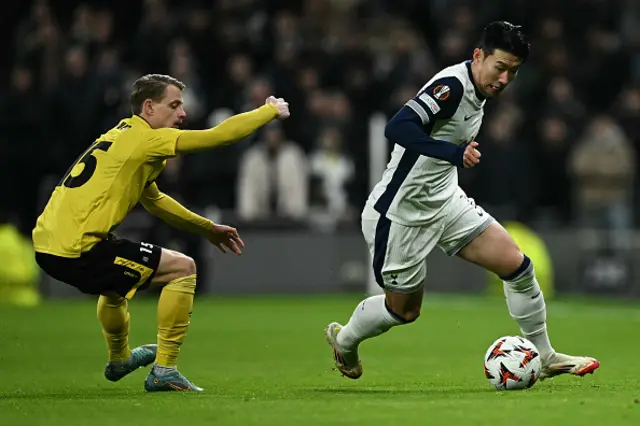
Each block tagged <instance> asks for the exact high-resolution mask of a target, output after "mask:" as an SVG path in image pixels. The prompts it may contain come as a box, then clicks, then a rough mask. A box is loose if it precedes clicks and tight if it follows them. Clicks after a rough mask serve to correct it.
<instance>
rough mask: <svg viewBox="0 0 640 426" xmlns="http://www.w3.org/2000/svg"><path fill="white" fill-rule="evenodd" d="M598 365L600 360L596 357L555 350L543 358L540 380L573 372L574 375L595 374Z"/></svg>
mask: <svg viewBox="0 0 640 426" xmlns="http://www.w3.org/2000/svg"><path fill="white" fill-rule="evenodd" d="M598 367H600V361H598V360H597V359H595V358H590V357H586V356H571V355H565V354H560V353H557V352H554V353H553V354H551V355H549V356H548V357H546V358H545V359H543V360H542V370H541V372H540V380H544V379H548V378H550V377H554V376H558V375H560V374H573V375H574V376H579V377H582V376H584V375H585V374H593V372H594V371H595V370H596V369H597V368H598Z"/></svg>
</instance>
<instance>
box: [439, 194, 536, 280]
mask: <svg viewBox="0 0 640 426" xmlns="http://www.w3.org/2000/svg"><path fill="white" fill-rule="evenodd" d="M452 201H454V202H452V203H451V206H450V209H451V210H450V212H449V216H450V217H452V218H453V219H452V220H450V221H449V223H447V226H446V227H445V229H444V232H443V235H442V239H441V240H440V242H439V246H440V248H441V249H442V250H443V251H444V252H445V253H447V254H448V255H450V256H453V255H457V256H459V257H461V258H463V259H465V260H467V261H469V262H472V263H475V264H476V265H480V266H482V267H483V268H485V269H487V270H489V271H492V272H494V273H496V274H498V275H500V276H505V275H509V274H511V273H513V271H515V270H517V269H518V267H519V266H520V264H521V263H522V259H523V257H522V253H521V252H520V249H519V248H518V246H517V245H516V243H515V242H514V241H513V238H511V236H510V235H509V233H508V232H507V231H506V230H505V229H504V228H503V227H502V226H501V225H500V224H499V223H498V222H497V221H496V220H495V219H494V218H493V217H491V215H489V214H488V213H487V212H485V211H484V210H483V209H482V208H481V207H480V206H477V205H476V204H475V202H474V201H473V199H471V198H468V197H467V196H466V194H464V192H463V191H462V190H460V191H459V193H458V194H456V198H455V199H454V200H452Z"/></svg>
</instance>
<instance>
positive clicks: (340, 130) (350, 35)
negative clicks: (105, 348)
mask: <svg viewBox="0 0 640 426" xmlns="http://www.w3.org/2000/svg"><path fill="white" fill-rule="evenodd" d="M19 3H20V4H19V5H17V6H14V7H15V8H16V13H15V19H14V20H13V22H9V23H7V25H8V26H9V28H11V29H12V34H13V37H12V40H11V45H10V48H11V53H10V65H11V66H10V67H9V68H7V69H6V70H5V71H6V72H4V74H3V75H2V77H3V80H2V81H3V83H4V85H3V88H2V92H1V97H0V108H2V113H1V114H0V139H1V140H0V149H1V150H2V151H1V152H2V155H0V161H2V162H3V163H2V167H0V170H1V173H3V175H2V180H1V182H3V188H2V194H3V198H4V199H3V203H2V207H3V209H4V210H5V211H4V212H3V214H4V215H5V216H7V217H10V218H11V220H13V221H15V222H16V223H18V225H19V228H20V229H21V230H22V231H23V232H24V233H26V234H28V233H29V232H30V229H31V227H32V226H33V223H34V222H35V218H36V216H37V215H38V214H39V211H40V209H41V207H42V203H43V202H44V201H45V200H46V196H47V195H48V192H49V191H50V190H51V188H52V187H53V186H54V185H55V184H56V182H57V180H58V179H59V176H61V175H62V174H63V173H64V172H65V170H66V169H67V168H68V167H69V165H70V164H71V162H72V161H73V160H74V159H75V158H76V157H77V156H78V155H79V153H81V152H82V151H83V150H84V149H85V148H86V146H87V145H88V144H90V143H91V142H92V141H93V140H95V139H96V137H98V136H99V134H100V133H101V132H103V131H105V130H107V129H109V128H110V127H112V126H114V125H115V124H116V123H117V121H118V120H119V119H120V118H123V117H126V116H129V115H130V111H129V107H128V92H129V90H130V87H131V83H132V82H133V80H135V79H136V78H137V77H139V76H140V75H142V74H145V73H168V74H171V75H172V76H174V77H176V78H178V79H180V80H182V81H183V82H184V83H186V85H187V88H186V89H185V91H184V99H185V107H186V110H187V114H188V117H187V123H186V127H187V128H205V127H209V126H213V125H215V124H216V123H218V122H220V121H221V120H223V119H224V118H226V117H228V116H230V115H232V114H236V113H241V112H244V111H248V110H251V109H253V108H255V107H257V106H259V105H261V104H262V103H264V100H265V98H266V97H267V96H268V95H270V94H275V95H277V96H279V97H284V98H285V99H287V100H288V101H289V102H290V105H291V110H292V117H291V119H289V120H287V121H284V122H276V123H273V124H271V125H269V126H267V127H265V128H264V129H263V130H262V131H260V132H257V133H256V134H255V135H253V136H251V137H249V138H247V139H246V140H244V141H242V142H240V143H238V144H236V145H233V146H230V147H225V148H222V149H218V150H214V151H210V152H207V153H200V154H196V155H190V156H185V157H182V158H178V159H174V160H171V161H170V162H169V164H168V166H167V168H166V170H165V172H164V173H163V175H162V177H161V180H160V181H159V186H160V188H161V189H163V190H164V191H165V192H167V193H169V194H171V195H172V196H173V197H175V198H176V199H179V200H180V201H182V202H183V203H185V204H186V205H187V206H189V207H190V208H192V209H194V210H196V211H199V212H201V213H203V214H207V215H209V216H216V217H219V216H220V215H226V218H228V220H230V221H233V222H234V223H244V224H247V226H249V225H255V226H266V227H271V228H272V227H275V226H314V227H316V228H319V229H323V230H329V231H330V230H334V229H336V228H337V227H340V226H353V225H354V224H355V223H357V221H358V218H359V212H360V209H361V207H362V205H363V204H364V201H365V199H366V197H367V195H368V190H369V181H368V167H369V164H368V158H369V157H368V141H369V136H370V135H369V119H370V117H371V115H372V114H373V113H374V112H383V113H384V114H386V115H387V116H388V117H390V116H391V115H392V114H394V113H395V111H397V110H398V109H399V108H400V107H401V106H402V105H403V104H404V102H406V100H408V99H409V98H410V97H412V96H413V95H414V94H415V92H416V91H417V90H418V89H419V88H420V87H421V86H422V85H423V84H424V83H425V82H426V81H427V80H429V79H430V78H431V76H432V75H433V74H434V73H435V72H437V71H438V70H439V69H441V68H443V67H445V66H448V65H450V64H454V63H456V62H460V61H463V60H465V59H468V58H470V56H471V53H472V51H473V47H474V43H475V42H476V41H477V38H478V36H479V34H480V32H481V30H482V27H483V26H484V25H485V24H486V23H488V22H490V21H492V20H496V19H504V20H509V21H511V22H514V23H517V24H520V25H522V26H523V27H524V30H525V32H526V33H528V34H530V38H531V43H532V54H531V56H530V60H529V61H528V63H527V64H526V66H524V67H523V68H522V70H521V71H520V75H519V76H518V78H517V80H516V82H515V83H514V84H513V85H512V87H511V88H510V89H509V90H508V91H507V92H506V93H505V94H504V95H503V96H502V97H501V98H500V99H499V100H491V101H489V102H488V103H487V107H486V109H487V114H486V115H485V122H484V126H483V130H482V132H481V134H480V135H479V136H478V138H477V140H478V141H479V143H480V147H479V148H480V150H481V151H482V153H483V157H482V163H481V165H480V167H478V168H476V169H474V170H471V171H467V170H465V171H461V173H460V181H461V185H462V186H463V187H464V188H465V189H466V190H467V192H468V193H469V194H470V195H471V196H473V197H474V198H475V199H476V201H477V202H478V203H481V204H482V205H483V206H484V207H485V208H486V209H488V210H489V211H491V212H492V213H493V214H494V215H495V216H496V217H497V218H499V219H503V220H513V219H517V220H521V221H525V222H528V223H532V224H536V225H538V226H549V227H561V226H568V225H571V224H582V225H585V226H597V227H600V226H604V227H614V228H622V229H626V228H629V227H632V226H634V225H635V224H636V223H638V222H637V214H636V212H638V211H640V209H637V208H635V206H636V205H637V204H638V200H639V199H640V198H639V197H638V196H637V195H638V194H637V191H636V189H635V188H636V187H638V186H637V185H635V183H636V181H637V179H638V174H637V173H635V172H636V168H637V164H638V160H640V158H639V155H640V2H638V1H637V0H564V1H557V0H536V1H533V0H493V1H491V2H486V1H481V0H460V1H456V0H430V1H424V0H298V1H291V0H279V1H268V0H217V1H215V0H209V1H204V0H203V1H190V0H182V1H168V0H144V1H138V0H130V1H127V2H123V1H120V0H114V1H106V0H105V1H84V2H73V1H67V2H57V1H55V2H54V1H51V0H33V1H31V2H19Z"/></svg>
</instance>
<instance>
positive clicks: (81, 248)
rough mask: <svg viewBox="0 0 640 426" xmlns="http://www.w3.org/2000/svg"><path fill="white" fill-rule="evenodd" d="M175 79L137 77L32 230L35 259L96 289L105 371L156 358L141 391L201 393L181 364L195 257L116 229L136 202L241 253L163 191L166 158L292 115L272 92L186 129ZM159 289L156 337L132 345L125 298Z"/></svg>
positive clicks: (234, 236) (230, 234)
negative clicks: (119, 112) (248, 107)
mask: <svg viewBox="0 0 640 426" xmlns="http://www.w3.org/2000/svg"><path fill="white" fill-rule="evenodd" d="M184 87H185V85H184V84H183V83H182V82H180V81H178V80H176V79H175V78H173V77H170V76H166V75H159V74H151V75H146V76H143V77H141V78H140V79H138V80H137V81H136V82H135V83H134V84H133V90H132V93H131V97H130V104H131V109H132V113H133V115H132V116H131V117H130V118H126V119H124V120H122V121H120V122H119V123H118V124H117V125H116V126H115V127H114V128H113V129H111V130H109V131H108V132H107V133H105V134H103V135H102V136H100V137H99V138H98V139H97V140H96V141H95V142H94V143H93V144H92V145H91V146H90V147H89V148H88V149H87V150H86V151H85V152H84V153H83V154H82V155H81V156H80V157H79V158H78V159H77V160H76V162H75V163H74V164H73V165H72V166H71V168H70V169H69V171H67V173H66V174H65V175H64V176H63V177H62V179H61V180H60V183H59V184H58V185H57V186H56V188H55V190H54V191H53V193H52V195H51V198H50V199H49V202H48V203H47V205H46V207H45V209H44V211H43V213H42V214H41V215H40V217H39V218H38V220H37V223H36V226H35V228H34V229H33V244H34V248H35V251H36V261H37V262H38V264H39V265H40V267H41V268H42V269H43V270H44V271H45V272H46V273H47V274H49V275H50V276H52V277H53V278H55V279H57V280H59V281H62V282H65V283H67V284H69V285H72V286H74V287H76V288H77V289H78V290H80V291H81V292H83V293H87V294H94V295H99V299H98V320H99V321H100V323H101V324H102V331H103V334H104V337H105V339H106V341H107V348H108V352H109V361H108V363H107V366H106V368H105V377H106V378H107V379H108V380H110V381H113V382H115V381H118V380H120V379H122V378H123V377H124V376H126V375H127V374H129V373H131V372H132V371H134V370H136V369H138V368H139V367H142V366H147V365H149V364H151V363H154V364H153V367H152V369H151V372H150V373H149V375H148V377H147V379H146V381H145V385H144V387H145V390H147V391H149V392H155V391H201V390H202V388H200V387H198V386H196V385H194V384H193V383H191V382H190V381H189V380H187V379H186V378H185V377H184V376H183V375H182V374H180V373H179V372H178V370H177V368H176V364H177V358H178V353H179V351H180V346H181V344H182V342H183V340H184V337H185V335H186V333H187V328H188V326H189V322H190V316H191V309H192V306H193V297H194V294H195V287H196V265H195V262H194V261H193V259H191V258H190V257H188V256H185V255H184V254H182V253H178V252H176V251H172V250H168V249H164V248H161V247H158V246H156V245H153V244H149V243H145V242H141V243H137V242H133V241H128V240H125V239H119V238H117V237H115V236H113V234H112V231H114V229H115V228H117V226H118V225H119V224H120V223H121V222H122V221H123V220H124V218H125V216H126V215H127V214H128V213H129V211H131V209H133V207H135V205H136V204H137V203H138V202H140V204H142V206H143V207H144V208H145V209H146V210H147V211H148V212H149V213H151V214H153V215H155V216H157V217H159V218H161V219H162V220H164V221H165V222H167V223H168V224H170V225H172V226H174V227H177V228H180V229H183V230H186V231H190V232H195V233H197V234H200V235H202V236H203V237H205V238H206V239H207V240H209V241H210V242H211V243H212V244H214V245H216V246H217V247H218V248H219V249H220V250H221V251H222V252H223V253H226V251H227V250H231V251H232V252H234V253H236V254H240V253H241V249H242V248H243V247H244V243H243V242H242V240H241V239H240V236H239V235H238V232H237V231H236V229H234V228H232V227H229V226H224V225H217V224H214V223H213V222H211V221H210V220H208V219H206V218H204V217H201V216H199V215H197V214H195V213H193V212H191V211H189V210H188V209H186V208H185V207H183V206H182V205H181V204H179V203H178V202H177V201H175V200H174V199H172V198H171V197H169V196H167V195H165V194H163V193H162V192H160V190H159V189H158V186H157V185H156V183H155V182H154V181H155V179H156V178H157V177H158V175H159V174H160V173H161V172H162V170H163V168H164V167H165V165H166V160H167V159H168V158H172V157H175V156H177V155H180V154H185V153H190V152H196V151H200V150H204V149H208V148H213V147H216V146H221V145H225V144H228V143H231V142H234V141H237V140H240V139H242V138H244V137H246V136H248V135H249V134H251V133H253V132H254V131H255V130H257V129H258V128H260V127H261V126H264V125H265V124H267V123H269V122H270V121H272V120H274V119H276V118H280V119H285V118H287V117H288V116H289V106H288V103H287V102H285V101H284V100H283V99H281V98H279V99H276V98H274V97H273V96H271V97H269V98H268V99H267V100H266V103H265V105H264V106H262V107H260V108H257V109H255V110H253V111H250V112H246V113H243V114H239V115H236V116H233V117H231V118H229V119H227V120H225V121H223V122H222V123H220V125H218V126H216V127H214V128H212V129H208V130H180V129H178V126H179V125H180V124H181V122H182V121H183V120H184V118H185V117H186V113H185V111H184V109H183V101H182V90H183V89H184ZM153 286H161V287H162V292H161V295H160V300H159V301H158V317H157V321H158V343H157V345H155V344H150V345H143V346H140V347H137V348H134V349H133V350H132V349H130V347H129V341H128V335H129V313H128V311H127V303H128V301H129V300H130V299H131V298H132V297H133V295H134V294H135V292H136V291H137V290H143V289H145V288H148V287H153Z"/></svg>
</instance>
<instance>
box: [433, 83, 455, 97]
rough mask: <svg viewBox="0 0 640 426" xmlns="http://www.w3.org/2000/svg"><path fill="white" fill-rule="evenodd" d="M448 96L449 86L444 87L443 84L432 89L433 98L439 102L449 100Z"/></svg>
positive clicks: (449, 92) (449, 93)
mask: <svg viewBox="0 0 640 426" xmlns="http://www.w3.org/2000/svg"><path fill="white" fill-rule="evenodd" d="M449 95H451V89H450V88H449V86H445V85H444V84H439V85H438V86H436V87H434V89H433V96H435V98H436V99H439V100H441V101H446V100H447V99H449Z"/></svg>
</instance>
